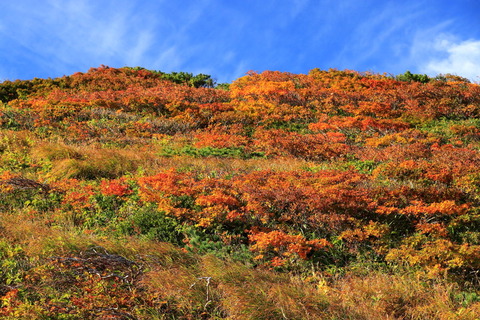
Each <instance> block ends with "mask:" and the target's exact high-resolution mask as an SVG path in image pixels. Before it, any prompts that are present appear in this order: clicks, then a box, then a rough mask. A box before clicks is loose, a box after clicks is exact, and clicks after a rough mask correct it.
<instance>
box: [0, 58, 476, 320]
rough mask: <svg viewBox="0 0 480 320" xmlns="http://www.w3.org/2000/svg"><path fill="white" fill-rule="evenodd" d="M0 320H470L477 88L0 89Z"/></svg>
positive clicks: (43, 82) (302, 79) (402, 82)
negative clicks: (1, 319)
mask: <svg viewBox="0 0 480 320" xmlns="http://www.w3.org/2000/svg"><path fill="white" fill-rule="evenodd" d="M0 100H1V104H0V154H1V158H0V264H1V268H0V315H1V317H2V318H4V319H472V320H473V319H478V315H479V314H480V275H479V269H480V170H479V168H480V86H479V85H478V84H474V83H470V82H469V81H468V80H466V79H464V78H461V77H457V76H452V75H442V76H438V77H436V78H429V77H427V76H425V75H414V74H412V73H410V72H407V73H405V74H403V75H399V76H397V77H391V76H385V75H378V74H370V73H359V72H355V71H338V70H328V71H324V70H319V69H313V70H311V71H310V72H309V73H308V74H292V73H286V72H277V71H265V72H262V73H256V72H250V73H248V74H247V75H246V76H244V77H241V78H239V79H237V80H235V81H233V82H232V83H231V84H220V85H217V84H216V83H215V82H214V81H213V80H212V79H211V77H210V76H208V75H203V74H200V75H196V76H194V75H192V74H189V73H183V72H181V73H171V74H165V73H162V72H158V71H150V70H146V69H143V68H120V69H116V68H109V67H105V66H101V67H99V68H92V69H90V70H89V71H88V72H86V73H75V74H73V75H70V76H64V77H61V78H56V79H33V80H28V81H19V80H17V81H5V82H3V83H1V84H0Z"/></svg>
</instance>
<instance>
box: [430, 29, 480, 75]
mask: <svg viewBox="0 0 480 320" xmlns="http://www.w3.org/2000/svg"><path fill="white" fill-rule="evenodd" d="M431 45H432V49H433V50H432V51H433V54H432V55H431V56H430V58H429V59H427V60H426V61H425V62H424V63H423V65H422V66H421V70H422V72H425V73H428V74H440V73H442V74H445V73H451V74H456V75H459V76H462V77H465V78H468V79H470V80H472V81H475V82H478V81H479V80H480V40H473V39H470V40H464V41H459V40H457V39H455V38H454V37H452V36H451V35H448V34H444V35H440V36H438V37H437V38H436V39H435V40H434V41H433V42H432V43H431Z"/></svg>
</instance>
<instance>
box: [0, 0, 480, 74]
mask: <svg viewBox="0 0 480 320" xmlns="http://www.w3.org/2000/svg"><path fill="white" fill-rule="evenodd" d="M102 64H103V65H107V66H110V67H123V66H132V67H133V66H142V67H144V68H147V69H154V70H161V71H164V72H171V71H186V72H192V73H195V74H196V73H206V74H210V75H212V77H213V78H215V79H217V81H218V82H231V81H232V80H234V79H236V78H238V77H241V76H243V75H245V73H246V72H248V71H249V70H254V71H259V72H260V71H263V70H280V71H288V72H293V73H308V71H309V70H310V69H313V68H320V69H329V68H336V69H340V70H344V69H351V70H357V71H371V72H376V73H388V74H399V73H403V72H405V71H406V70H410V71H411V72H414V73H426V74H429V75H432V76H433V75H437V74H439V73H455V74H457V75H460V76H464V77H467V78H469V79H470V80H472V81H475V82H480V1H479V0H448V1H446V0H395V1H393V0H392V1H389V0H73V1H71V0H16V1H1V4H0V81H2V80H5V79H8V80H15V79H31V78H34V77H39V78H48V77H51V78H55V77H61V76H63V75H69V74H72V73H74V72H77V71H81V72H85V71H87V70H88V69H89V68H91V67H98V66H100V65H102Z"/></svg>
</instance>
